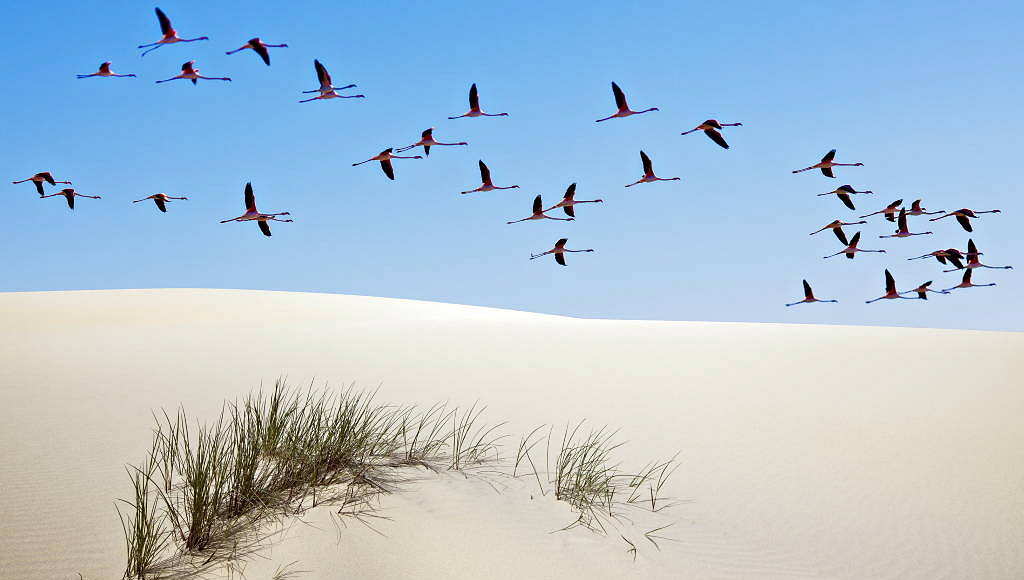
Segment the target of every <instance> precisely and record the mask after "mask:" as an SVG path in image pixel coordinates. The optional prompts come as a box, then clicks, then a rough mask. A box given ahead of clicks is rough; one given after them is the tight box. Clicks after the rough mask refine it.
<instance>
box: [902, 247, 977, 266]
mask: <svg viewBox="0 0 1024 580" xmlns="http://www.w3.org/2000/svg"><path fill="white" fill-rule="evenodd" d="M979 253H980V252H979ZM924 258H935V259H936V260H938V262H939V263H940V264H943V265H945V264H946V260H949V263H951V264H953V265H954V266H956V269H957V270H962V269H963V267H964V265H963V262H962V260H963V259H964V252H961V251H960V250H958V249H956V248H949V249H946V250H935V251H934V252H929V253H927V254H925V255H923V256H917V257H916V258H907V259H908V260H922V259H924Z"/></svg>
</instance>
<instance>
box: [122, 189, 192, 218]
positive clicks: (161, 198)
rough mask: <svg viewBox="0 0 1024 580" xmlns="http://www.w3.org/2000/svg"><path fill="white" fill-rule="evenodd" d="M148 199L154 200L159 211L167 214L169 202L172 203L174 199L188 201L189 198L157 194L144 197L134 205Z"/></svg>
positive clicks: (135, 201)
mask: <svg viewBox="0 0 1024 580" xmlns="http://www.w3.org/2000/svg"><path fill="white" fill-rule="evenodd" d="M147 199H152V200H153V203H155V204H156V207H157V209H159V210H160V211H162V212H164V213H167V203H168V202H169V201H171V200H172V199H188V198H187V197H174V196H171V195H167V194H166V193H157V194H154V195H150V196H147V197H144V198H142V199H136V200H134V201H132V203H139V202H140V201H146V200H147Z"/></svg>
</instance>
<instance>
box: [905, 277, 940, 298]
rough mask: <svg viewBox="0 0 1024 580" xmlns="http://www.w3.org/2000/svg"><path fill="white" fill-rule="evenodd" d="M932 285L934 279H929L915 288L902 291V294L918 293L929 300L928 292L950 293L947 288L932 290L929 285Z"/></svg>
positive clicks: (919, 296) (920, 296)
mask: <svg viewBox="0 0 1024 580" xmlns="http://www.w3.org/2000/svg"><path fill="white" fill-rule="evenodd" d="M931 285H932V281H931V280H929V281H927V282H925V283H923V284H921V285H920V286H918V287H917V288H914V289H913V290H907V291H905V292H900V294H913V293H916V294H917V297H918V298H919V299H920V300H928V293H929V292H934V293H936V294H949V292H946V291H945V290H932V289H931V288H929V286H931Z"/></svg>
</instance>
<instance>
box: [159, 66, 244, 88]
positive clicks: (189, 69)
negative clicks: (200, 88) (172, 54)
mask: <svg viewBox="0 0 1024 580" xmlns="http://www.w3.org/2000/svg"><path fill="white" fill-rule="evenodd" d="M195 63H196V61H194V60H190V61H188V62H186V63H185V64H183V65H181V74H180V75H175V76H173V77H171V78H169V79H164V80H162V81H156V82H157V83H166V82H170V81H175V80H178V79H188V80H190V81H192V84H196V82H197V81H198V80H199V79H204V80H208V81H230V80H231V78H230V77H204V76H203V75H201V74H199V69H197V68H195V67H193V66H192V65H194V64H195Z"/></svg>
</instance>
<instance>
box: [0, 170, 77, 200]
mask: <svg viewBox="0 0 1024 580" xmlns="http://www.w3.org/2000/svg"><path fill="white" fill-rule="evenodd" d="M26 181H31V182H32V183H34V184H35V186H36V191H38V192H39V195H43V193H44V192H43V182H44V181H45V182H46V183H49V184H50V185H57V184H58V183H66V184H68V185H71V182H70V181H54V179H53V175H51V174H50V172H49V171H40V172H39V173H37V174H35V175H33V176H32V177H29V178H28V179H22V180H21V181H12V182H11V183H14V184H17V183H25V182H26Z"/></svg>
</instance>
